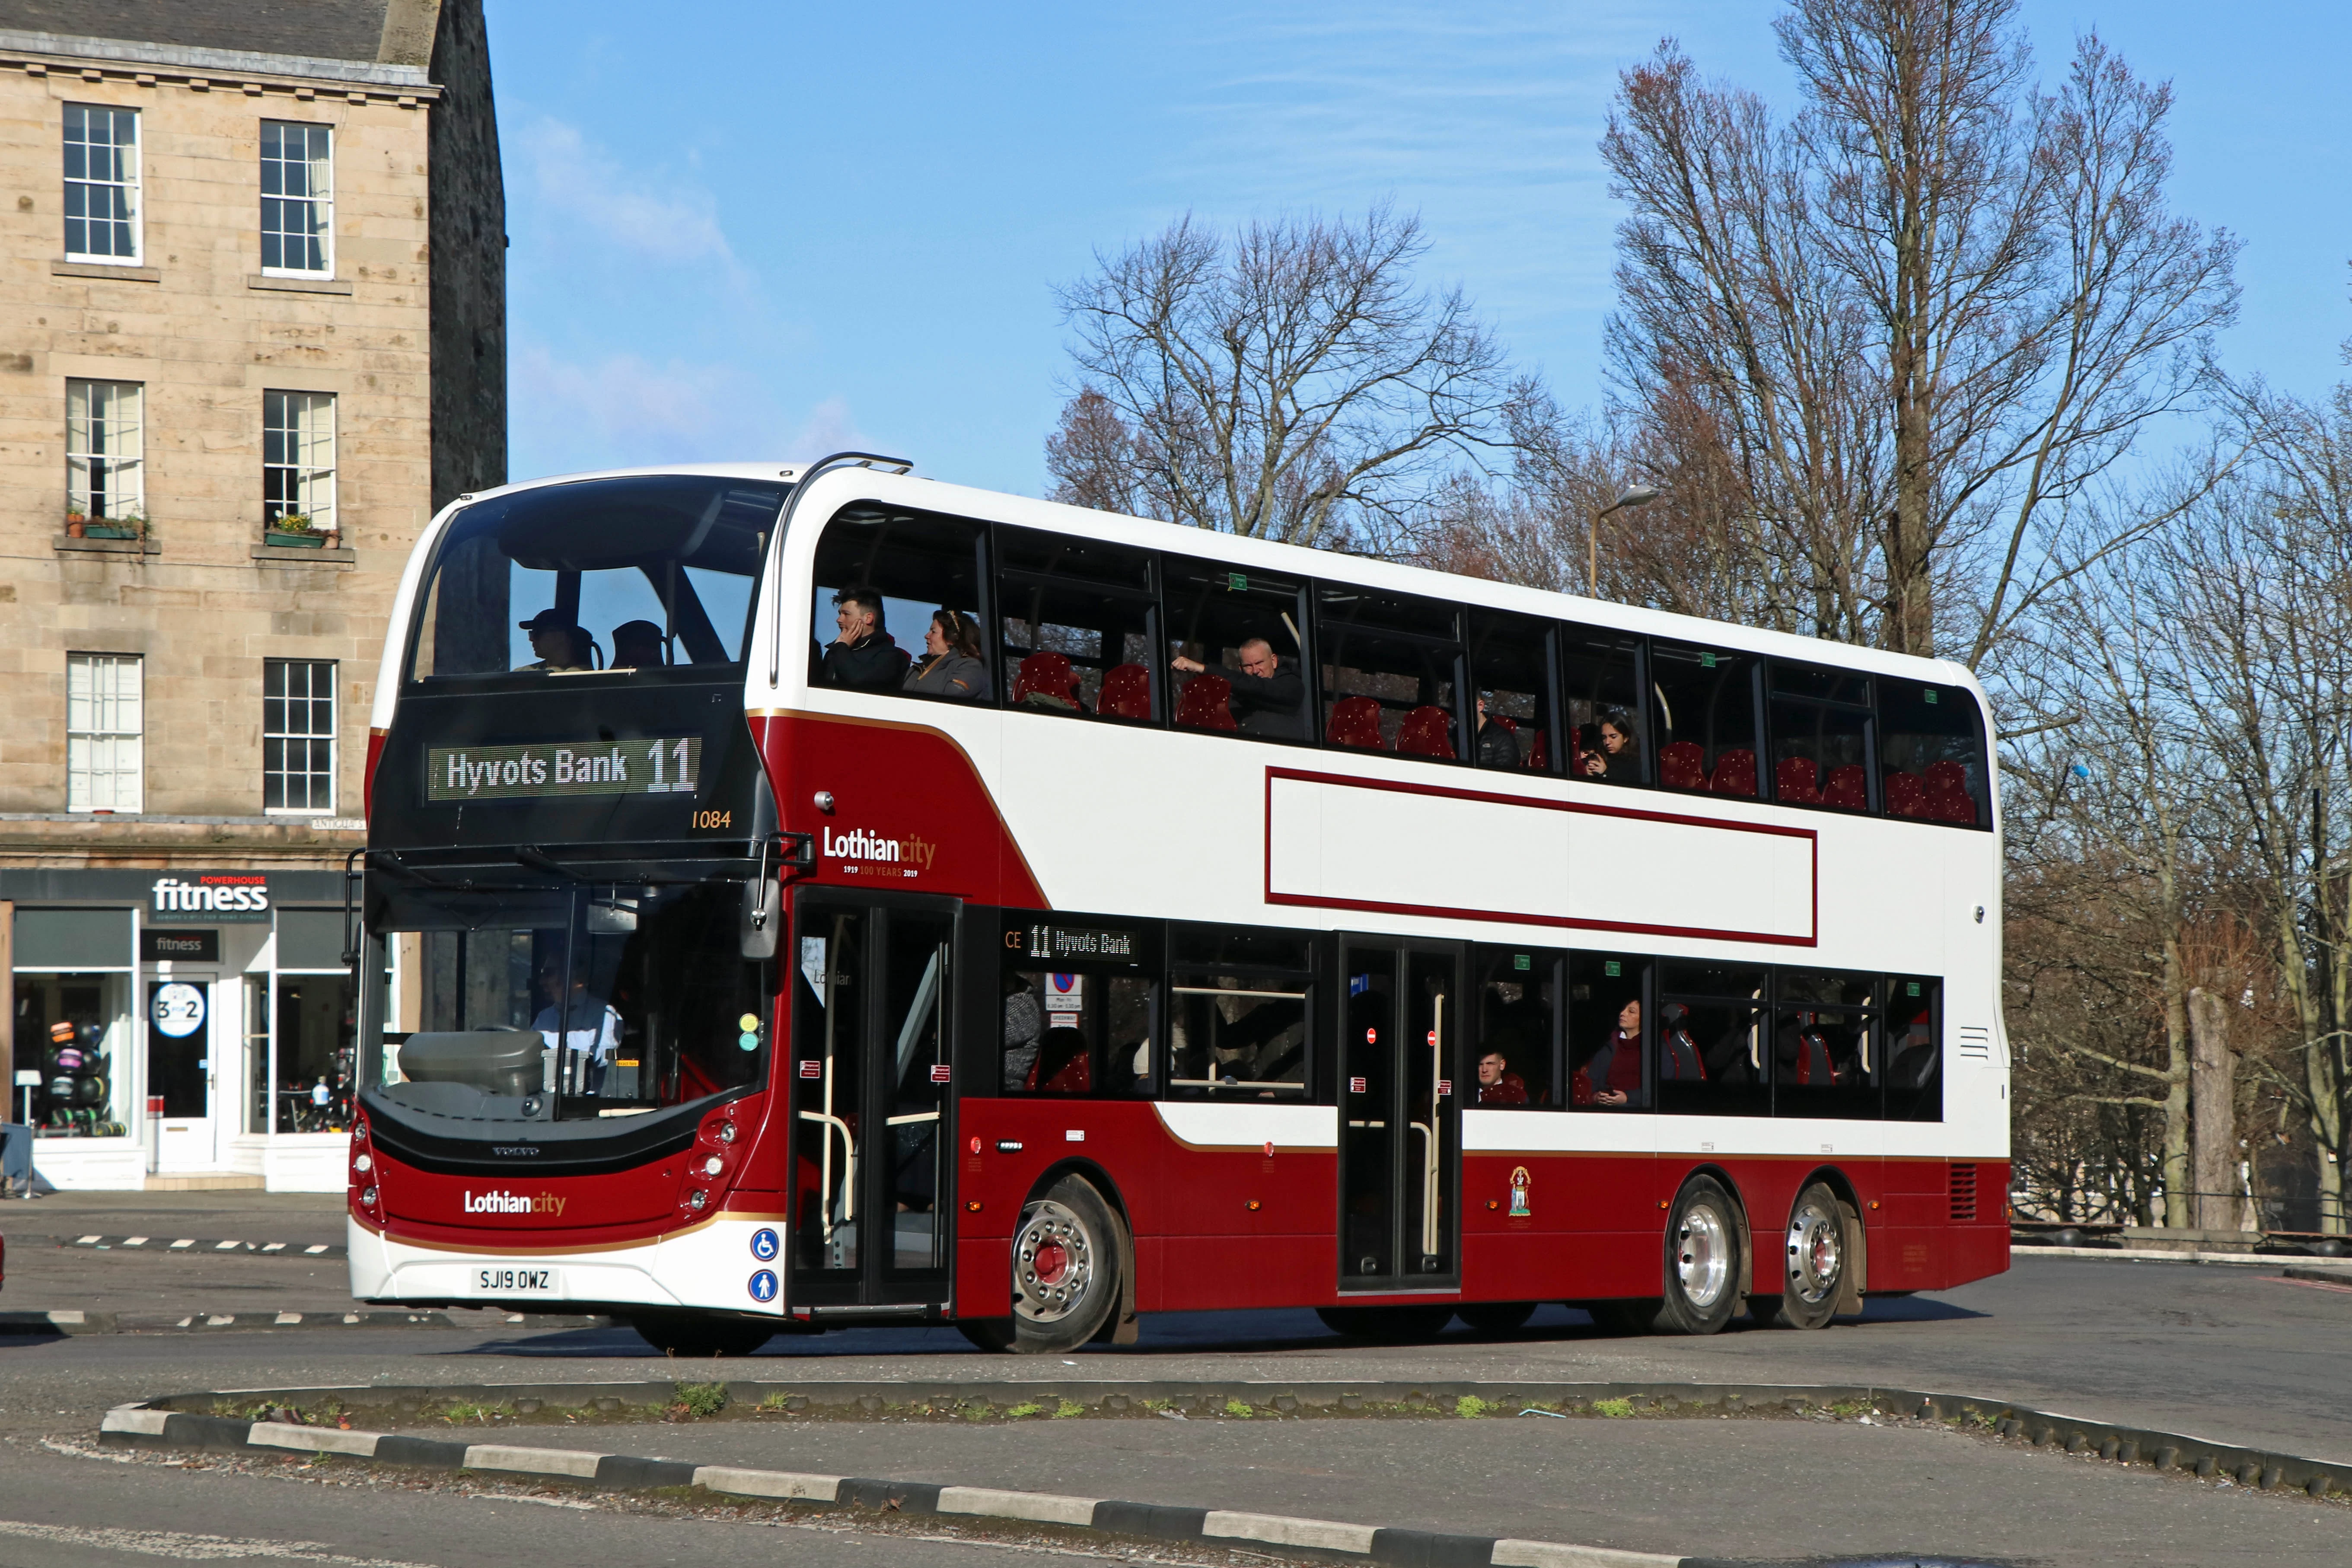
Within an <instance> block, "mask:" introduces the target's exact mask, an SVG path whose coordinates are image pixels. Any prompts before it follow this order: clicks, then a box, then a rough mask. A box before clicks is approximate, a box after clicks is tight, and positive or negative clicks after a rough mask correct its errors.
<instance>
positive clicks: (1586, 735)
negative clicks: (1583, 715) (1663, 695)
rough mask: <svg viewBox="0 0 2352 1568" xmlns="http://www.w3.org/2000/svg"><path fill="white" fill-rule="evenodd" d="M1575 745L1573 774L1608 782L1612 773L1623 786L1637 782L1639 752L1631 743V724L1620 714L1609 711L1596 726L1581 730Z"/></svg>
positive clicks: (1621, 711) (1589, 725)
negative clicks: (1604, 779) (1617, 775)
mask: <svg viewBox="0 0 2352 1568" xmlns="http://www.w3.org/2000/svg"><path fill="white" fill-rule="evenodd" d="M1577 742H1578V745H1579V747H1580V750H1579V752H1578V754H1577V758H1576V771H1577V772H1578V773H1581V774H1583V775H1584V776H1585V777H1586V778H1589V779H1600V778H1607V777H1608V776H1609V775H1610V773H1612V772H1614V773H1618V774H1620V775H1621V782H1622V783H1627V784H1633V783H1638V782H1640V777H1641V774H1640V767H1641V748H1640V746H1639V744H1638V743H1637V742H1635V741H1634V739H1633V720H1632V719H1631V718H1629V717H1627V716H1626V714H1625V713H1624V711H1623V710H1620V709H1613V708H1612V709H1611V710H1609V711H1608V712H1606V713H1604V714H1602V715H1601V721H1600V722H1599V723H1597V724H1588V725H1586V726H1584V728H1583V729H1581V730H1580V731H1578V732H1577Z"/></svg>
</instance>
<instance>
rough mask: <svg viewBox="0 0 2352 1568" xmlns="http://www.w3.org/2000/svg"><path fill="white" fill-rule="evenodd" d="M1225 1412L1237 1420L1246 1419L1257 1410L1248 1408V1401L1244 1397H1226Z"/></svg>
mask: <svg viewBox="0 0 2352 1568" xmlns="http://www.w3.org/2000/svg"><path fill="white" fill-rule="evenodd" d="M1225 1414H1226V1415H1230V1416H1233V1417H1234V1419H1235V1420H1237V1421H1246V1420H1248V1419H1249V1418H1250V1417H1251V1416H1253V1415H1256V1414H1257V1412H1256V1411H1255V1410H1253V1409H1252V1408H1250V1405H1249V1401H1247V1400H1245V1399H1227V1400H1226V1401H1225Z"/></svg>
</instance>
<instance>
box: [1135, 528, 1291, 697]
mask: <svg viewBox="0 0 2352 1568" xmlns="http://www.w3.org/2000/svg"><path fill="white" fill-rule="evenodd" d="M1160 581H1161V583H1162V584H1164V592H1163V594H1162V601H1163V603H1164V604H1165V605H1166V606H1167V619H1166V621H1165V622H1164V624H1163V632H1162V637H1163V642H1164V650H1165V651H1166V653H1167V655H1168V659H1169V665H1170V668H1171V672H1172V673H1171V677H1170V679H1171V688H1172V689H1173V690H1174V692H1175V701H1174V710H1173V713H1172V715H1171V716H1172V718H1173V719H1174V721H1175V724H1176V727H1177V728H1178V729H1180V730H1206V731H1212V732H1217V731H1223V732H1227V733H1236V734H1242V735H1247V736H1249V737H1251V738H1252V739H1254V740H1260V741H1311V740H1313V739H1314V738H1315V730H1314V724H1313V721H1312V717H1311V715H1310V714H1309V713H1308V711H1307V709H1308V701H1307V699H1308V692H1307V649H1306V646H1305V643H1304V641H1303V639H1302V637H1301V636H1300V633H1299V629H1298V628H1299V626H1300V625H1301V624H1302V623H1303V622H1304V620H1305V619H1306V616H1307V602H1306V598H1307V596H1306V595H1305V594H1304V593H1303V592H1301V591H1300V588H1299V584H1297V582H1295V581H1291V580H1288V579H1286V578H1280V577H1269V576H1267V575H1265V574H1264V573H1260V572H1235V571H1233V570H1231V569H1230V568H1228V567H1225V566H1223V565H1220V564H1218V563H1214V562H1208V561H1188V560H1185V559H1184V558H1183V557H1181V556H1176V555H1163V556H1161V557H1160ZM1180 661H1181V662H1180ZM1194 666H1197V667H1198V668H1192V667H1194Z"/></svg>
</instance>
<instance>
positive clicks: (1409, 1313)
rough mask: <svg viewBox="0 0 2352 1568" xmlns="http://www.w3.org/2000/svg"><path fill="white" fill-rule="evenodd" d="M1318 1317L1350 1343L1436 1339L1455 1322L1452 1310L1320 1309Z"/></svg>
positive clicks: (1435, 1308) (1419, 1308) (1398, 1308)
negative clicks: (1355, 1341)
mask: <svg viewBox="0 0 2352 1568" xmlns="http://www.w3.org/2000/svg"><path fill="white" fill-rule="evenodd" d="M1315 1315H1316V1316H1317V1317H1318V1318H1320V1319H1322V1320H1323V1326H1324V1327H1325V1328H1327V1329H1328V1330H1330V1331H1332V1332H1333V1333H1335V1334H1345V1335H1347V1336H1348V1337H1349V1339H1351V1340H1383V1341H1388V1342H1397V1343H1410V1342H1416V1341H1420V1340H1433V1339H1435V1338H1436V1337H1437V1336H1438V1335H1440V1334H1442V1333H1444V1331H1445V1325H1446V1324H1448V1323H1450V1322H1452V1321H1454V1309H1453V1308H1451V1307H1318V1308H1316V1309H1315Z"/></svg>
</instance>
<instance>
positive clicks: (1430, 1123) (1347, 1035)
mask: <svg viewBox="0 0 2352 1568" xmlns="http://www.w3.org/2000/svg"><path fill="white" fill-rule="evenodd" d="M1339 972H1340V974H1341V975H1342V977H1343V978H1344V980H1345V989H1346V993H1347V994H1346V997H1345V1000H1344V1002H1343V1003H1342V1005H1341V1006H1340V1008H1339V1016H1340V1031H1341V1034H1340V1040H1339V1119H1340V1125H1339V1290H1340V1292H1341V1294H1343V1295H1367V1294H1369V1295H1381V1294H1392V1293H1394V1292H1397V1291H1401V1290H1411V1291H1423V1290H1429V1291H1440V1292H1446V1293H1451V1292H1453V1291H1455V1290H1458V1289H1460V1288H1461V1283H1462V1257H1461V1239H1460V1238H1461V1223H1460V1222H1461V1215H1460V1214H1459V1212H1458V1204H1459V1197H1458V1194H1459V1191H1460V1185H1461V1183H1460V1175H1461V1152H1462V1137H1461V1132H1462V1098H1461V1095H1460V1093H1459V1092H1458V1090H1459V1084H1458V1083H1457V1082H1456V1077H1457V1074H1456V1069H1455V1058H1456V1057H1457V1055H1458V1049H1457V1042H1458V1040H1459V1038H1460V1035H1461V1026H1462V1017H1461V1014H1462V1005H1463V1003H1462V987H1461V976H1462V954H1461V952H1460V950H1459V949H1458V948H1456V947H1454V946H1452V945H1450V944H1443V943H1433V942H1400V941H1397V940H1396V939H1394V938H1379V937H1343V938H1341V939H1340V970H1339Z"/></svg>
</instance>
